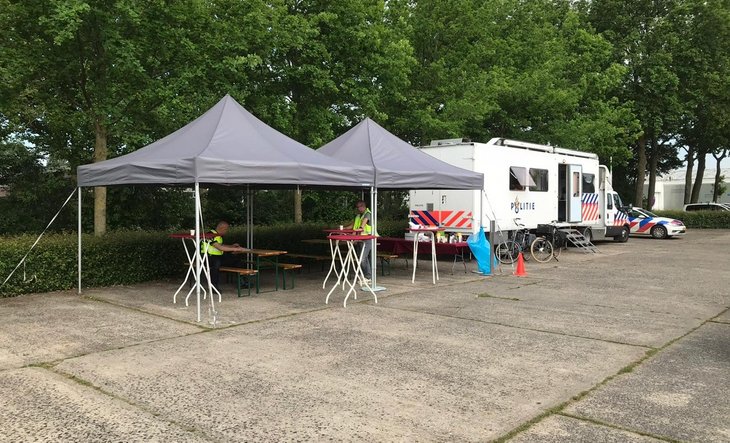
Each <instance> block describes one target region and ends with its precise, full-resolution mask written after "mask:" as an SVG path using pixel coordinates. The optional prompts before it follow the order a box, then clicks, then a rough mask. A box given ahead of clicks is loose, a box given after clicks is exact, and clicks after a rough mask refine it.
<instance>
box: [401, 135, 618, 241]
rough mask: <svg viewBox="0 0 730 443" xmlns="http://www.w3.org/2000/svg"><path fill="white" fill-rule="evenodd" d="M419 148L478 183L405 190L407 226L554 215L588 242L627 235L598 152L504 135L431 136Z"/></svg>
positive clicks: (502, 225)
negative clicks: (474, 175) (477, 187)
mask: <svg viewBox="0 0 730 443" xmlns="http://www.w3.org/2000/svg"><path fill="white" fill-rule="evenodd" d="M419 149H421V150H422V151H423V152H425V153H427V154H429V155H432V156H434V157H436V158H438V159H440V160H443V161H445V162H447V163H450V164H452V165H455V166H459V167H461V168H465V169H470V170H472V171H477V172H481V173H483V174H484V189H483V191H452V190H417V191H411V192H410V214H409V218H410V222H411V225H420V226H430V227H433V226H440V227H444V228H446V230H447V231H452V232H462V233H472V232H476V230H477V229H478V228H479V226H480V225H481V226H483V227H484V228H485V230H489V225H490V221H492V220H494V221H495V222H496V225H497V229H498V231H500V232H503V233H504V232H508V233H509V232H510V231H514V230H516V229H518V228H519V227H520V225H524V227H525V228H527V229H530V230H535V229H536V228H537V225H538V224H549V223H552V222H554V221H556V222H557V225H558V226H559V227H560V228H561V229H572V230H577V231H578V232H580V233H581V234H583V236H584V237H585V238H586V239H587V240H588V241H589V242H590V241H591V240H592V239H603V238H607V237H608V238H613V239H614V240H616V241H622V242H624V241H626V240H628V238H629V221H628V215H627V214H626V213H625V212H624V211H623V210H622V206H623V204H622V202H621V198H620V197H619V195H618V193H616V192H615V191H614V190H613V187H612V186H611V177H610V174H609V171H608V168H606V167H605V166H603V165H600V164H599V162H598V156H597V155H596V154H593V153H589V152H582V151H575V150H569V149H562V148H557V147H554V146H547V145H539V144H534V143H526V142H521V141H516V140H507V139H503V138H493V139H491V140H490V141H489V142H488V143H474V142H471V141H469V140H462V139H450V140H434V141H432V142H431V144H430V145H428V146H423V147H421V148H419Z"/></svg>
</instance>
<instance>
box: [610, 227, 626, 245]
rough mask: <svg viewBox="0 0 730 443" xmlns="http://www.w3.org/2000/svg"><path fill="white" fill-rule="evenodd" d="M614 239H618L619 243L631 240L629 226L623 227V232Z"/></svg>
mask: <svg viewBox="0 0 730 443" xmlns="http://www.w3.org/2000/svg"><path fill="white" fill-rule="evenodd" d="M613 241H617V242H619V243H626V242H627V241H629V227H628V226H623V227H622V228H621V233H620V234H619V235H617V236H616V237H614V238H613Z"/></svg>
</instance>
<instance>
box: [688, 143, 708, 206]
mask: <svg viewBox="0 0 730 443" xmlns="http://www.w3.org/2000/svg"><path fill="white" fill-rule="evenodd" d="M706 155H707V153H706V152H704V151H703V150H702V149H698V150H697V173H696V174H695V182H694V185H692V197H691V199H690V203H697V202H698V201H699V199H700V188H702V177H704V175H705V157H706Z"/></svg>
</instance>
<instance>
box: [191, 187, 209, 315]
mask: <svg viewBox="0 0 730 443" xmlns="http://www.w3.org/2000/svg"><path fill="white" fill-rule="evenodd" d="M200 211H201V209H200V185H199V184H198V182H197V181H196V182H195V275H196V276H197V279H196V280H195V281H196V283H195V297H196V300H197V303H198V305H197V306H198V308H197V309H198V322H200V277H201V275H200V274H201V272H200V271H201V263H200V252H199V251H200ZM208 281H210V278H209V279H208ZM210 296H211V297H213V294H210Z"/></svg>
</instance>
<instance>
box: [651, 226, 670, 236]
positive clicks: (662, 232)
mask: <svg viewBox="0 0 730 443" xmlns="http://www.w3.org/2000/svg"><path fill="white" fill-rule="evenodd" d="M651 236H652V237H654V238H667V228H665V227H664V226H662V225H656V226H654V227H653V228H651Z"/></svg>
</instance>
